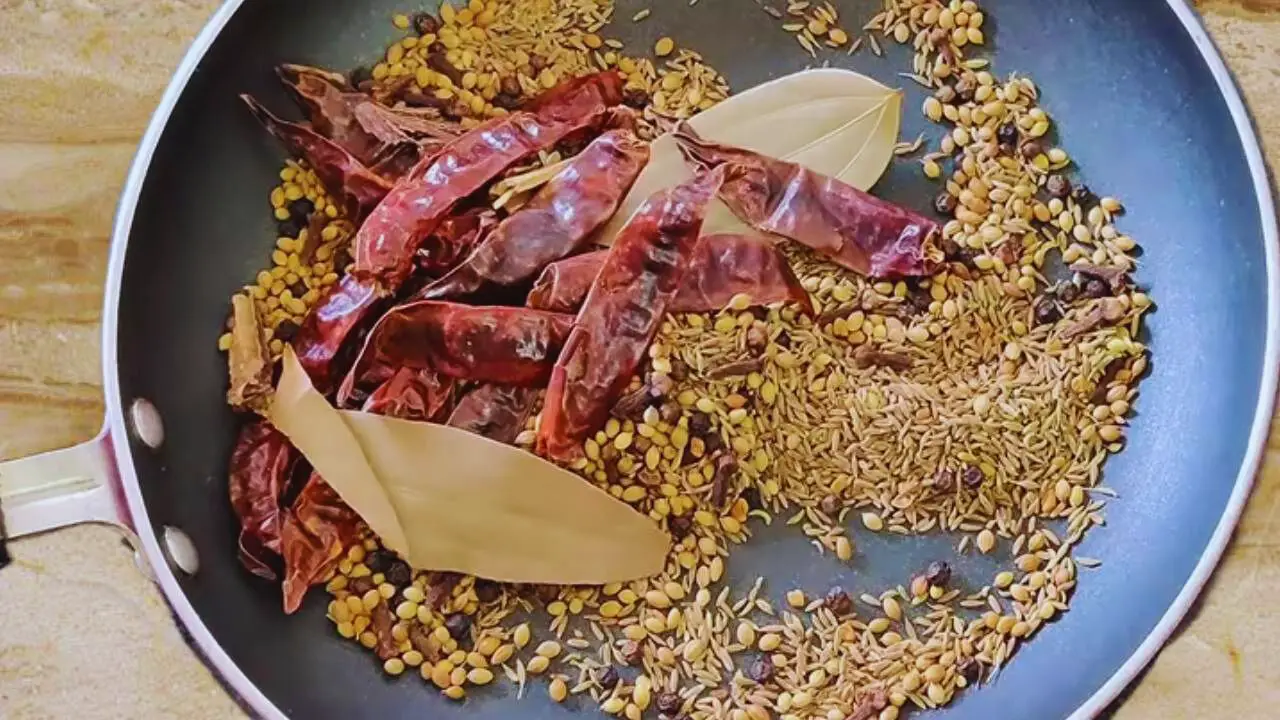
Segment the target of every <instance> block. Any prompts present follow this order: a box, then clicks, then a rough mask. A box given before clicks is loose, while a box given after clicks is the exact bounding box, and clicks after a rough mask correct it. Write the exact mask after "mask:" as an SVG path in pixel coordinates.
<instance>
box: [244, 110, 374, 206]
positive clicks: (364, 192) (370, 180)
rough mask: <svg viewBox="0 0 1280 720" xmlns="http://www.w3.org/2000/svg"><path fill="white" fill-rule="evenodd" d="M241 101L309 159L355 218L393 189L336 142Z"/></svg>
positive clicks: (295, 151) (317, 173)
mask: <svg viewBox="0 0 1280 720" xmlns="http://www.w3.org/2000/svg"><path fill="white" fill-rule="evenodd" d="M240 99H242V100H244V102H245V104H246V105H248V106H249V110H250V112H252V113H253V115H254V117H256V118H257V119H258V122H261V123H262V125H263V126H264V127H266V129H267V131H268V132H270V133H271V134H272V135H274V136H275V137H276V139H278V140H280V142H282V143H284V145H285V147H287V148H288V149H289V151H290V152H291V153H293V154H295V155H300V156H302V157H303V158H305V159H306V161H307V164H308V165H310V166H311V167H312V169H314V170H315V172H316V175H317V176H319V178H320V182H321V183H323V184H324V186H325V189H326V190H327V191H328V192H329V194H330V195H331V196H332V197H334V198H339V199H341V200H342V202H343V205H344V206H345V207H346V209H347V212H348V213H349V214H350V215H351V216H352V217H364V216H365V214H366V213H368V212H369V211H371V210H373V209H374V208H375V207H376V206H378V204H379V203H380V202H381V201H382V199H383V198H384V197H386V195H387V193H388V191H390V190H391V184H390V183H389V182H387V181H386V180H385V179H383V178H382V177H379V176H378V175H377V174H375V173H374V172H373V171H372V170H370V169H369V168H368V167H366V166H365V165H364V164H363V163H361V162H360V161H359V160H358V159H356V157H355V156H354V155H352V154H351V153H350V152H347V150H345V149H344V148H343V147H342V146H340V145H338V144H337V143H335V142H334V141H332V140H330V139H328V138H326V137H325V136H323V135H321V134H320V133H318V132H316V131H315V130H312V129H311V128H309V127H307V126H305V125H302V124H300V123H293V122H288V121H285V120H281V119H280V118H278V117H276V116H275V115H273V114H271V112H270V111H268V110H267V109H266V108H265V107H263V106H262V105H260V104H259V103H258V101H257V100H254V99H253V98H251V97H249V96H248V95H241V96H240Z"/></svg>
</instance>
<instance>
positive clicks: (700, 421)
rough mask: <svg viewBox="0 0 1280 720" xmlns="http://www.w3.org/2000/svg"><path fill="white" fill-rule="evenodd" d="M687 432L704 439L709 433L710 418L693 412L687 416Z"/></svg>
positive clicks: (701, 413) (704, 414)
mask: <svg viewBox="0 0 1280 720" xmlns="http://www.w3.org/2000/svg"><path fill="white" fill-rule="evenodd" d="M689 432H690V433H692V434H693V436H694V437H705V436H706V435H707V434H708V433H710V432H711V416H710V415H708V414H706V413H704V412H698V411H696V410H695V411H694V412H693V413H692V414H691V415H689Z"/></svg>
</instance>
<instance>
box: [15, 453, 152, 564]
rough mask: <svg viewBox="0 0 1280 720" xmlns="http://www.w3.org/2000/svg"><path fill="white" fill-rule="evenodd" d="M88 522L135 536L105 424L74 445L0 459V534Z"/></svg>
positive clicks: (135, 545) (23, 533)
mask: <svg viewBox="0 0 1280 720" xmlns="http://www.w3.org/2000/svg"><path fill="white" fill-rule="evenodd" d="M89 522H96V523H107V524H110V525H115V526H117V527H119V528H120V529H121V530H124V531H125V535H126V538H127V539H129V540H130V541H131V542H133V541H134V540H135V539H136V535H135V534H134V529H133V523H132V521H131V519H130V517H129V513H128V511H127V510H126V507H125V502H124V492H123V488H122V486H121V484H120V476H119V474H118V473H117V472H116V467H115V462H114V459H113V457H112V452H111V443H110V440H109V438H108V436H107V431H106V430H105V429H104V430H103V431H102V432H101V433H99V434H98V436H97V437H95V438H94V439H92V440H90V441H88V442H85V443H82V444H80V445H76V446H74V447H69V448H64V449H62V450H53V451H51V452H46V453H41V454H39V455H32V456H30V457H25V458H19V459H17V460H10V461H8V462H3V463H0V540H3V538H4V537H6V536H7V537H9V538H17V537H22V536H24V535H31V534H33V533H38V532H44V531H46V530H53V529H56V528H60V527H66V526H67V525H76V524H79V523H89ZM133 544H134V547H135V548H136V547H137V543H136V542H133Z"/></svg>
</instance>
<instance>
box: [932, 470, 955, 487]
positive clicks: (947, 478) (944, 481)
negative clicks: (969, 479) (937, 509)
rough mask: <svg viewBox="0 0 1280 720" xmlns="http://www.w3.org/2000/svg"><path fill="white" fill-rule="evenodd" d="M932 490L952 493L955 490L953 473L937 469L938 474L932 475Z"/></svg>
mask: <svg viewBox="0 0 1280 720" xmlns="http://www.w3.org/2000/svg"><path fill="white" fill-rule="evenodd" d="M933 489H934V490H937V491H938V492H952V491H954V490H955V489H956V474H955V471H953V470H950V469H948V468H938V472H936V473H934V474H933Z"/></svg>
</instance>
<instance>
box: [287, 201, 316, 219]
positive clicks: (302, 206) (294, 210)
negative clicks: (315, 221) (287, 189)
mask: <svg viewBox="0 0 1280 720" xmlns="http://www.w3.org/2000/svg"><path fill="white" fill-rule="evenodd" d="M315 209H316V206H315V205H312V204H311V201H310V200H308V199H306V198H298V199H297V200H294V201H293V202H291V203H289V216H290V217H292V218H293V219H294V220H297V221H300V222H301V223H302V224H304V225H305V224H306V222H307V218H308V217H310V216H311V211H312V210H315Z"/></svg>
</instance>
